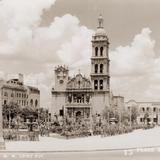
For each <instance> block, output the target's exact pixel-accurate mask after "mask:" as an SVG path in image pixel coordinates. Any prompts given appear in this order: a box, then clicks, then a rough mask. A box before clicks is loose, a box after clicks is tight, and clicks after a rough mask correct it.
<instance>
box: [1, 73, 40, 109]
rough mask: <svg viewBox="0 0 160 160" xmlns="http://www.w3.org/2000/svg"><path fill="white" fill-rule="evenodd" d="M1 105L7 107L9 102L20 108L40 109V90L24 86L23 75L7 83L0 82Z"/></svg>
mask: <svg viewBox="0 0 160 160" xmlns="http://www.w3.org/2000/svg"><path fill="white" fill-rule="evenodd" d="M0 92H1V103H2V105H7V104H9V103H11V102H14V103H17V104H18V105H19V106H20V107H26V106H30V107H34V108H39V107H40V90H39V89H38V88H36V87H31V86H26V85H24V83H23V75H22V74H19V77H18V78H14V79H10V80H8V81H4V80H1V81H0Z"/></svg>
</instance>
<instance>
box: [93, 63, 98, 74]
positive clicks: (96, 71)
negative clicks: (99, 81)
mask: <svg viewBox="0 0 160 160" xmlns="http://www.w3.org/2000/svg"><path fill="white" fill-rule="evenodd" d="M94 70H95V73H98V64H95V66H94Z"/></svg>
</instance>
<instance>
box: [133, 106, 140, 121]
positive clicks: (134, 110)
mask: <svg viewBox="0 0 160 160" xmlns="http://www.w3.org/2000/svg"><path fill="white" fill-rule="evenodd" d="M137 117H138V108H137V107H136V106H134V107H131V121H132V123H134V122H136V121H137Z"/></svg>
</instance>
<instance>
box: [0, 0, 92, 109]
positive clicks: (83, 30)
mask: <svg viewBox="0 0 160 160" xmlns="http://www.w3.org/2000/svg"><path fill="white" fill-rule="evenodd" d="M54 3H55V0H45V1H44V0H34V1H33V0H27V1H26V0H3V1H1V2H0V70H1V71H0V76H1V78H4V79H9V78H12V77H17V73H19V72H20V73H23V74H24V75H25V83H26V84H27V85H32V86H38V87H39V88H40V90H41V104H42V106H47V105H48V104H49V103H50V92H51V86H52V85H53V82H54V66H55V65H56V64H67V65H69V67H70V69H71V72H72V71H73V70H78V69H77V68H85V66H87V65H88V61H89V57H90V54H91V51H90V47H89V46H90V45H91V43H90V39H91V36H92V33H93V31H92V30H90V29H88V28H87V27H85V26H82V25H80V22H79V19H78V18H77V17H75V16H72V15H70V14H66V15H64V16H62V17H55V18H54V19H53V21H52V22H51V23H50V25H49V26H40V23H41V20H42V17H43V16H42V14H43V12H44V10H48V9H49V8H50V7H51V6H52V5H54ZM71 64H72V65H71ZM82 65H83V67H82ZM84 70H85V69H84Z"/></svg>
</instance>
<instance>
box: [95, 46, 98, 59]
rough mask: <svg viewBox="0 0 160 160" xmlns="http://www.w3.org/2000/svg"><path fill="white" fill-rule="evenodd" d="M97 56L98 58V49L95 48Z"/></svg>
mask: <svg viewBox="0 0 160 160" xmlns="http://www.w3.org/2000/svg"><path fill="white" fill-rule="evenodd" d="M95 56H96V57H97V56H98V47H96V48H95Z"/></svg>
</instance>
